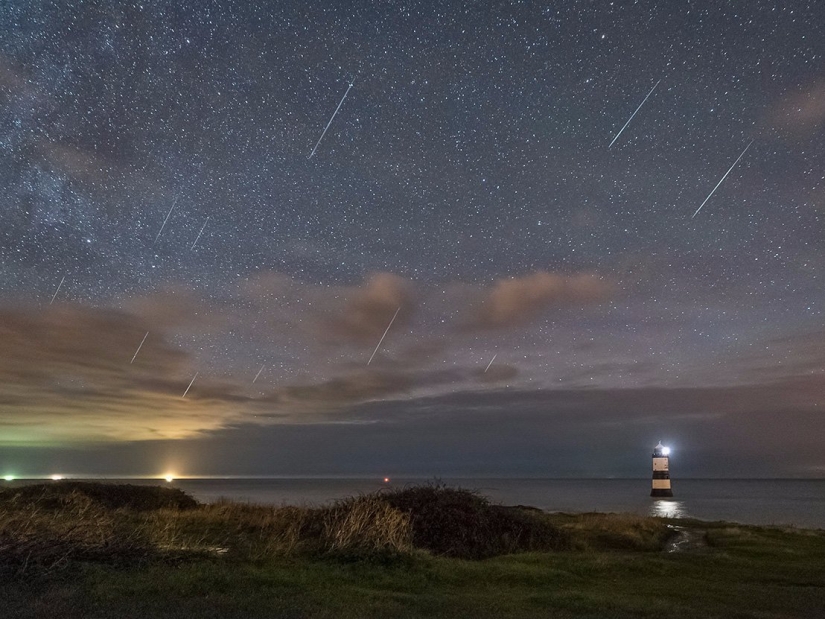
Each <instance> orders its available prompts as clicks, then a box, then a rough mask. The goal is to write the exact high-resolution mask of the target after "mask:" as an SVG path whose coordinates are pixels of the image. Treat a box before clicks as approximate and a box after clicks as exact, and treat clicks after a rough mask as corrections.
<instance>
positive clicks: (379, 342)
mask: <svg viewBox="0 0 825 619" xmlns="http://www.w3.org/2000/svg"><path fill="white" fill-rule="evenodd" d="M400 311H401V306H400V305H399V306H398V309H397V310H395V314H393V315H392V320H390V324H388V325H387V328H386V329H385V330H384V335H382V336H381V339H380V340H378V346H376V347H375V350H373V351H372V354H371V355H370V360H369V361H367V365H369V364H370V363H372V358H373V357H374V356H375V353H377V352H378V349H379V348H381V342H383V341H384V338H385V337H387V333H388V332H389V330H390V327H391V326H392V323H394V322H395V317H396V316H398V312H400Z"/></svg>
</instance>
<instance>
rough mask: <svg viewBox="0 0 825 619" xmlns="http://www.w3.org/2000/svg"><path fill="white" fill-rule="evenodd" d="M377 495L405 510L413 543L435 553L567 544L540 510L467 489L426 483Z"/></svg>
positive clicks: (474, 555)
mask: <svg viewBox="0 0 825 619" xmlns="http://www.w3.org/2000/svg"><path fill="white" fill-rule="evenodd" d="M383 497H384V499H385V500H386V501H387V502H388V503H389V504H390V505H391V506H392V507H394V508H396V509H398V510H399V511H401V512H404V513H406V514H409V516H410V523H411V526H412V543H413V546H414V547H416V548H424V549H427V550H429V551H431V552H434V553H436V554H440V555H444V556H448V557H458V558H464V559H484V558H487V557H493V556H496V555H502V554H508V553H513V552H529V551H547V550H562V549H565V548H568V547H569V546H570V541H569V536H568V535H567V534H566V533H565V532H563V531H561V530H560V529H559V528H558V527H556V526H555V525H554V524H553V523H552V522H550V521H549V519H548V518H547V517H546V516H545V515H544V514H543V513H541V512H535V511H533V510H528V509H523V508H513V507H503V506H500V505H492V504H491V503H490V502H489V501H488V500H487V499H486V498H484V497H482V496H480V495H478V494H477V493H475V492H471V491H469V490H463V489H460V488H458V489H455V488H447V487H445V486H442V485H439V484H431V485H426V486H414V487H411V488H406V489H403V490H397V491H394V492H388V493H385V494H384V495H383Z"/></svg>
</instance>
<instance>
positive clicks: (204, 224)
mask: <svg viewBox="0 0 825 619" xmlns="http://www.w3.org/2000/svg"><path fill="white" fill-rule="evenodd" d="M208 223H209V218H208V217H207V218H206V221H205V222H203V225H202V226H201V231H200V232H198V236H197V238H196V239H195V242H194V243H192V247H190V248H189V249H195V244H196V243H197V242H198V240H199V239H200V238H201V234H203V229H204V228H206V224H208Z"/></svg>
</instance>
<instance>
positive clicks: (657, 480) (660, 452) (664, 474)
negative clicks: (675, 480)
mask: <svg viewBox="0 0 825 619" xmlns="http://www.w3.org/2000/svg"><path fill="white" fill-rule="evenodd" d="M669 455H670V447H665V446H664V445H662V441H659V444H658V445H656V447H654V448H653V482H652V484H651V490H650V496H655V497H662V496H664V497H668V496H673V490H671V489H670V467H669V465H668V464H669V460H670V458H668V456H669Z"/></svg>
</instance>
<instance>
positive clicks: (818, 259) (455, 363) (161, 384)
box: [0, 0, 825, 477]
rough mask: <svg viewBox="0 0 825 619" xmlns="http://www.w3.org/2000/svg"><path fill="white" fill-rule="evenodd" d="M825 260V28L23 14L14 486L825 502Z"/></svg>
mask: <svg viewBox="0 0 825 619" xmlns="http://www.w3.org/2000/svg"><path fill="white" fill-rule="evenodd" d="M339 103H340V107H339V108H338V111H337V114H335V115H334V118H333V113H334V112H335V111H336V106H339ZM642 103H643V105H641V107H639V106H640V104H642ZM634 111H635V115H634ZM631 115H633V117H632V119H631V120H630V122H629V123H628V119H630V118H631ZM331 118H332V122H331V123H330V119H331ZM327 123H330V124H329V128H328V130H327V131H326V133H325V134H324V135H323V138H322V139H321V140H320V142H318V140H319V138H320V137H321V135H322V132H323V131H324V128H325V127H326V126H327ZM623 127H624V128H623ZM617 136H618V137H617ZM611 143H612V145H611ZM316 144H317V148H315V147H316ZM314 148H315V150H314V154H312V153H313V149H314ZM742 153H744V154H742ZM310 155H312V156H310ZM740 155H741V158H739V157H740ZM737 158H739V159H738V160H737ZM734 164H735V165H734ZM731 166H733V167H731ZM726 173H727V175H726ZM723 178H724V180H723V181H722V182H721V184H719V183H720V180H721V179H723ZM717 184H718V186H717ZM715 187H716V189H715V191H713V190H714V188H715ZM711 192H712V195H711ZM709 195H710V197H709V199H708V196H709ZM700 205H703V206H702V207H701V210H699V211H698V213H697V212H696V211H697V209H699V207H700ZM170 209H171V210H170ZM694 214H695V216H694ZM167 217H168V218H167ZM824 233H825V5H823V3H821V2H816V1H813V0H812V1H810V2H805V1H793V0H791V1H787V2H766V1H762V0H758V1H750V0H748V1H741V2H712V1H707V2H690V1H685V2H664V1H662V2H618V1H616V2H572V1H568V2H519V3H515V2H499V3H492V2H478V3H461V2H427V1H422V2H389V1H388V2H374V3H373V2H328V1H324V2H314V1H306V0H300V1H296V2H277V3H276V2H255V1H250V2H245V1H241V0H238V1H237V2H232V1H221V2H208V1H198V2H189V1H183V2H159V1H158V2H153V1H151V0H149V1H146V2H140V3H119V2H104V1H100V2H80V1H77V2H34V1H32V2H23V1H14V0H12V1H10V2H3V3H2V4H1V5H0V473H2V474H15V475H47V474H51V473H55V472H61V473H66V474H87V475H157V474H160V473H163V472H165V471H169V470H174V471H175V473H176V474H179V475H381V476H383V475H384V474H399V475H401V474H405V475H411V474H415V475H424V476H433V475H435V476H441V475H444V476H450V475H493V476H497V475H502V476H508V475H512V476H545V477H555V476H562V477H563V476H595V477H607V476H645V475H648V470H649V466H650V462H649V457H650V449H651V448H652V447H653V445H655V444H656V442H657V441H659V440H660V439H661V440H662V441H664V442H666V443H669V444H670V445H671V446H672V447H673V457H672V469H673V474H674V477H677V476H679V475H681V476H685V477H688V476H780V477H781V476H787V477H822V476H825V448H823V445H825V416H823V415H825V413H824V412H823V409H825V325H823V317H824V315H823V302H825V277H823V273H825V236H823V234H824ZM399 308H400V309H399ZM391 321H392V324H391V326H390V328H389V330H387V327H388V325H390V323H391ZM385 330H386V337H384V339H383V341H382V342H381V346H379V347H378V348H377V349H376V346H377V345H378V343H379V340H381V338H382V335H383V334H384V333H385ZM147 333H148V335H147ZM144 338H145V339H144ZM141 342H142V344H141ZM138 348H140V349H139V350H138ZM376 350H377V352H376ZM136 352H137V354H136V355H135V353H136ZM373 352H375V355H374V357H373V358H372V360H371V362H370V363H369V364H368V361H369V360H370V358H371V355H372V354H373ZM132 360H133V361H132ZM491 360H492V364H490V361H491ZM130 361H132V362H130ZM488 365H489V368H488ZM193 378H194V382H191V381H192V380H193ZM190 382H191V386H190V387H189V389H188V391H187V387H188V386H189V385H190ZM184 393H186V396H185V397H182V396H183V394H184Z"/></svg>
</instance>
